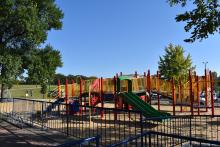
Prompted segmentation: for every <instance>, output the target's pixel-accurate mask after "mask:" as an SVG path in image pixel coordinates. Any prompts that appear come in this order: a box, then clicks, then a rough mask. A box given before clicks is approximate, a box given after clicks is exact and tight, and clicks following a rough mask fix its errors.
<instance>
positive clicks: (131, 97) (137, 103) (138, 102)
mask: <svg viewBox="0 0 220 147" xmlns="http://www.w3.org/2000/svg"><path fill="white" fill-rule="evenodd" d="M120 95H121V96H122V97H123V99H124V101H125V102H127V103H128V104H129V105H131V106H132V107H133V108H134V109H135V110H139V111H141V112H143V115H144V116H145V117H166V116H170V114H169V113H165V112H159V111H157V110H156V109H155V108H153V107H152V106H151V105H149V104H147V103H145V102H144V101H143V100H142V99H140V98H139V97H138V96H137V95H136V94H134V93H132V92H125V93H121V94H120Z"/></svg>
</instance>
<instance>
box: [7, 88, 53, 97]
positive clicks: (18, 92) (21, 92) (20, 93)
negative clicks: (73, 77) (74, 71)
mask: <svg viewBox="0 0 220 147" xmlns="http://www.w3.org/2000/svg"><path fill="white" fill-rule="evenodd" d="M56 87H57V86H55V85H51V86H50V90H54V89H55V88H56ZM40 90H41V86H40V85H13V87H12V88H11V89H9V92H8V94H7V96H10V97H14V98H34V99H42V98H43V95H42V94H41V93H40ZM48 90H49V89H48ZM31 92H32V95H31ZM26 93H28V96H26ZM44 98H48V97H47V94H45V96H44Z"/></svg>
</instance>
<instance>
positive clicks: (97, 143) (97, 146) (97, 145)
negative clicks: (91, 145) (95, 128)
mask: <svg viewBox="0 0 220 147" xmlns="http://www.w3.org/2000/svg"><path fill="white" fill-rule="evenodd" d="M99 140H100V136H99V135H98V136H96V147H99Z"/></svg>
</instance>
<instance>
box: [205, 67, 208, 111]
mask: <svg viewBox="0 0 220 147" xmlns="http://www.w3.org/2000/svg"><path fill="white" fill-rule="evenodd" d="M205 107H206V112H208V79H207V70H206V69H205Z"/></svg>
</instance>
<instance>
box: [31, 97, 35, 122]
mask: <svg viewBox="0 0 220 147" xmlns="http://www.w3.org/2000/svg"><path fill="white" fill-rule="evenodd" d="M32 102H33V103H32V113H31V125H32V126H34V118H33V116H34V110H35V109H34V108H35V107H34V106H35V101H32Z"/></svg>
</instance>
